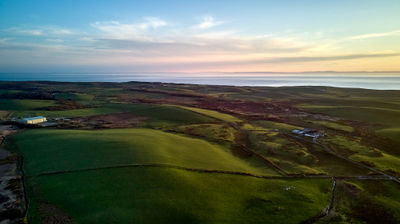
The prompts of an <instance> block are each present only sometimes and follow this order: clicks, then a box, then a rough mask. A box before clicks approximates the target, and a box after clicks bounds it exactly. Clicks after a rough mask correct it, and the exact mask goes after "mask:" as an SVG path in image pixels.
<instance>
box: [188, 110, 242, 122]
mask: <svg viewBox="0 0 400 224" xmlns="http://www.w3.org/2000/svg"><path fill="white" fill-rule="evenodd" d="M181 108H184V109H186V110H190V111H194V112H196V113H199V114H204V115H207V116H210V117H213V118H216V119H218V120H222V121H226V122H232V123H234V122H241V120H240V119H239V118H237V117H234V116H232V115H230V114H224V113H220V112H218V111H214V110H206V109H201V108H195V107H183V106H182V107H181Z"/></svg>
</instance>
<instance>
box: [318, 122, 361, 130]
mask: <svg viewBox="0 0 400 224" xmlns="http://www.w3.org/2000/svg"><path fill="white" fill-rule="evenodd" d="M311 123H314V124H318V125H322V126H325V127H328V128H333V129H336V130H341V131H347V132H353V131H354V128H353V127H351V126H347V125H342V124H338V123H335V122H330V121H311Z"/></svg>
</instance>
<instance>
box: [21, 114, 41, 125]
mask: <svg viewBox="0 0 400 224" xmlns="http://www.w3.org/2000/svg"><path fill="white" fill-rule="evenodd" d="M46 121H47V119H46V117H43V116H38V117H26V118H23V119H22V120H21V123H24V124H40V123H43V122H46Z"/></svg>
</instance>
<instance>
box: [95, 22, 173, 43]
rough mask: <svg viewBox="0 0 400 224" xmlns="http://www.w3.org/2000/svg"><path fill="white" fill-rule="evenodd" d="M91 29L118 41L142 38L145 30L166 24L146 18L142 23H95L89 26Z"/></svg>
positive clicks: (165, 23)
mask: <svg viewBox="0 0 400 224" xmlns="http://www.w3.org/2000/svg"><path fill="white" fill-rule="evenodd" d="M90 25H91V26H92V27H94V28H96V29H97V30H99V31H102V32H103V33H104V34H106V35H107V36H110V37H115V38H119V39H126V38H135V37H136V38H138V37H141V38H143V36H144V35H143V33H144V32H145V31H146V30H149V29H150V28H151V29H157V28H159V27H163V26H167V22H165V21H164V20H161V19H159V18H157V17H146V18H144V22H142V23H121V22H119V21H105V22H95V23H92V24H90Z"/></svg>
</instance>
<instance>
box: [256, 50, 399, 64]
mask: <svg viewBox="0 0 400 224" xmlns="http://www.w3.org/2000/svg"><path fill="white" fill-rule="evenodd" d="M396 56H400V52H396V53H371V54H350V55H334V56H318V57H307V56H305V57H282V58H272V59H265V60H262V61H263V62H266V63H289V62H316V61H337V60H352V59H362V58H385V57H396ZM262 61H259V62H262Z"/></svg>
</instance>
